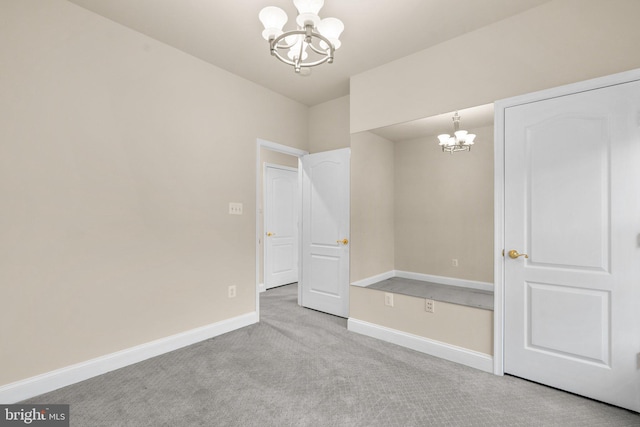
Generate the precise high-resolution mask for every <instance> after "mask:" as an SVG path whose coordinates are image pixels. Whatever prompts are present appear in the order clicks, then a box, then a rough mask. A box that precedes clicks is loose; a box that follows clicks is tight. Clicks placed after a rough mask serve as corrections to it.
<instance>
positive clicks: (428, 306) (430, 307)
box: [424, 299, 436, 313]
mask: <svg viewBox="0 0 640 427" xmlns="http://www.w3.org/2000/svg"><path fill="white" fill-rule="evenodd" d="M435 305H436V303H435V301H434V300H432V299H427V300H425V305H424V309H425V310H426V312H427V313H435Z"/></svg>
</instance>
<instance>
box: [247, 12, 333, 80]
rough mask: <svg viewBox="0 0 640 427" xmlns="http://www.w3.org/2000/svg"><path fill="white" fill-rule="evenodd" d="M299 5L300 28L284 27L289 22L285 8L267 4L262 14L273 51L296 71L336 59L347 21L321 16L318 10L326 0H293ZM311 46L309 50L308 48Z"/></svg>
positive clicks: (260, 17) (265, 33)
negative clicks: (344, 22) (335, 53)
mask: <svg viewBox="0 0 640 427" xmlns="http://www.w3.org/2000/svg"><path fill="white" fill-rule="evenodd" d="M293 4H294V5H295V6H296V9H298V13H299V15H298V17H297V18H296V23H297V24H298V25H297V29H295V30H291V31H286V32H283V31H282V27H284V24H286V22H287V19H288V17H287V14H286V12H285V11H284V10H282V9H280V8H279V7H275V6H267V7H265V8H264V9H262V10H261V11H260V14H259V15H258V18H259V19H260V21H261V22H262V24H263V25H264V31H263V32H262V37H264V39H265V40H267V41H268V42H269V48H270V50H271V55H273V56H275V57H276V58H278V59H279V60H280V61H282V62H284V63H285V64H288V65H293V67H294V69H295V71H296V73H300V70H302V69H303V68H304V69H307V70H306V71H307V73H303V74H308V72H310V71H311V70H308V68H309V67H315V66H316V65H320V64H324V63H325V62H328V63H332V62H333V53H334V51H335V50H336V49H338V48H339V47H340V44H341V43H340V40H339V37H340V34H341V33H342V31H343V30H344V24H343V23H342V21H340V20H339V19H337V18H325V19H322V20H321V19H320V17H319V16H318V12H319V11H320V9H322V6H323V5H324V0H293ZM307 49H309V50H307Z"/></svg>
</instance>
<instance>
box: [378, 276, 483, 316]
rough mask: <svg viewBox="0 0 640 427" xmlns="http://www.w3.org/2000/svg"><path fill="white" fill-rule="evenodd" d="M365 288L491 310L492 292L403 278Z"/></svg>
mask: <svg viewBox="0 0 640 427" xmlns="http://www.w3.org/2000/svg"><path fill="white" fill-rule="evenodd" d="M367 288H369V289H376V290H379V291H385V292H391V293H394V294H401V295H408V296H412V297H417V298H425V299H432V300H434V301H442V302H448V303H451V304H459V305H465V306H467V307H477V308H482V309H485V310H493V292H491V291H483V290H480V289H471V288H464V287H460V286H452V285H443V284H439V283H433V282H425V281H423V280H413V279H405V278H403V277H392V278H390V279H386V280H381V281H379V282H376V283H373V284H371V285H368V286H367Z"/></svg>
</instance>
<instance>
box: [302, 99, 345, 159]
mask: <svg viewBox="0 0 640 427" xmlns="http://www.w3.org/2000/svg"><path fill="white" fill-rule="evenodd" d="M350 143H351V139H350V133H349V96H343V97H342V98H337V99H334V100H331V101H327V102H324V103H322V104H318V105H314V106H313V107H311V108H310V109H309V151H310V152H311V153H318V152H321V151H329V150H337V149H339V148H347V147H349V144H350Z"/></svg>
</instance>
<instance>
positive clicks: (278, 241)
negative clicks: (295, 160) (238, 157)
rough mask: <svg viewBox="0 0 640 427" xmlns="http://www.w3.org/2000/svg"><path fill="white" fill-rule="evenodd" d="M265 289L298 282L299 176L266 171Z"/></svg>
mask: <svg viewBox="0 0 640 427" xmlns="http://www.w3.org/2000/svg"><path fill="white" fill-rule="evenodd" d="M264 182H265V195H264V212H265V215H264V220H265V227H264V229H265V236H264V242H265V245H264V259H265V262H264V284H265V288H266V289H269V288H273V287H275V286H281V285H285V284H287V283H293V282H297V281H298V173H297V171H295V170H292V169H287V168H284V167H279V166H271V165H269V166H267V167H265V179H264Z"/></svg>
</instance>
